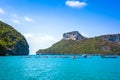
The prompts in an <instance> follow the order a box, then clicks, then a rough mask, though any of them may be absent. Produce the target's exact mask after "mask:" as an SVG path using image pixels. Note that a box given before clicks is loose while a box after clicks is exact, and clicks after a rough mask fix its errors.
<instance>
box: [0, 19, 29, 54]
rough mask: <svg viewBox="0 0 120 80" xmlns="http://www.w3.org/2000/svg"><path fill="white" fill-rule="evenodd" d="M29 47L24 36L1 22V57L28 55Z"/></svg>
mask: <svg viewBox="0 0 120 80" xmlns="http://www.w3.org/2000/svg"><path fill="white" fill-rule="evenodd" d="M28 54H29V45H28V43H27V41H26V39H25V37H24V36H23V35H21V34H20V33H19V32H18V31H16V30H15V29H14V28H13V27H12V26H10V25H8V24H6V23H4V22H2V21H0V56H4V55H28Z"/></svg>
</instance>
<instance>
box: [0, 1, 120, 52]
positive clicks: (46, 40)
mask: <svg viewBox="0 0 120 80" xmlns="http://www.w3.org/2000/svg"><path fill="white" fill-rule="evenodd" d="M119 4H120V1H119V0H1V1H0V20H2V21H4V22H6V23H8V24H10V25H12V26H13V27H14V28H15V29H17V30H18V31H19V32H21V33H22V34H23V35H24V36H25V37H26V39H27V41H28V43H29V45H30V53H35V52H36V51H37V50H38V49H40V48H41V49H44V48H48V47H50V46H51V45H52V44H53V43H55V42H57V41H59V40H61V39H62V34H63V33H65V32H69V31H79V32H80V33H81V34H83V35H84V36H86V37H94V36H99V35H103V34H114V33H120V5H119Z"/></svg>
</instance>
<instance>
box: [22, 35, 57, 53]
mask: <svg viewBox="0 0 120 80" xmlns="http://www.w3.org/2000/svg"><path fill="white" fill-rule="evenodd" d="M23 35H24V36H25V38H26V39H27V41H28V43H29V46H30V53H35V52H36V51H37V50H39V49H45V48H48V47H50V46H51V45H52V44H53V43H55V42H56V41H58V40H57V39H56V38H54V37H53V36H51V35H40V33H39V34H33V33H24V34H23Z"/></svg>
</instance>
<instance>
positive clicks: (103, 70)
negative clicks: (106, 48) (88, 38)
mask: <svg viewBox="0 0 120 80" xmlns="http://www.w3.org/2000/svg"><path fill="white" fill-rule="evenodd" d="M61 56H64V55H61ZM67 57H68V58H61V57H60V55H47V56H5V57H0V80H120V57H118V58H101V57H100V56H91V57H88V58H82V57H80V56H78V58H76V59H72V58H71V56H67Z"/></svg>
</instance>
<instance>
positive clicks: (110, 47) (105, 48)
mask: <svg viewBox="0 0 120 80" xmlns="http://www.w3.org/2000/svg"><path fill="white" fill-rule="evenodd" d="M83 53H86V54H118V55H120V34H109V35H102V36H97V37H93V38H86V37H84V36H82V35H81V34H80V33H79V32H78V31H73V32H68V33H64V34H63V39H62V40H61V41H59V42H57V43H55V44H53V45H52V46H51V47H50V48H48V49H40V50H38V51H37V52H36V54H83Z"/></svg>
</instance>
